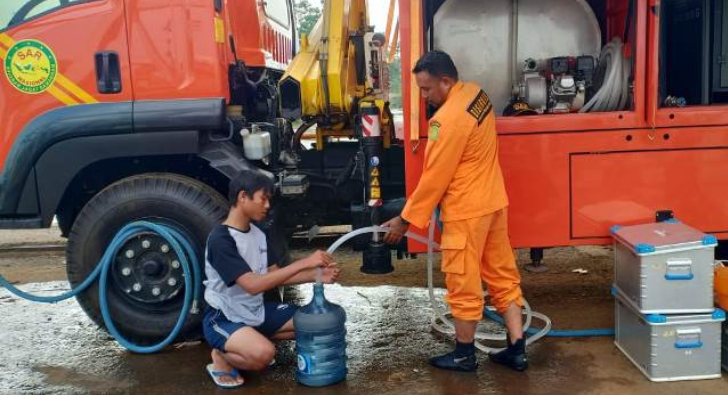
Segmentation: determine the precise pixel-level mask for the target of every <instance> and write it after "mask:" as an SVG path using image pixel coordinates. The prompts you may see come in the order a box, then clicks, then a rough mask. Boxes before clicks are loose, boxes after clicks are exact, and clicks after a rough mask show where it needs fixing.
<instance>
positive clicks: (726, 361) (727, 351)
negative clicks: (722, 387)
mask: <svg viewBox="0 0 728 395" xmlns="http://www.w3.org/2000/svg"><path fill="white" fill-rule="evenodd" d="M721 341H722V342H723V353H722V356H721V361H722V362H721V365H722V366H723V370H725V371H726V372H728V322H723V339H722V340H721Z"/></svg>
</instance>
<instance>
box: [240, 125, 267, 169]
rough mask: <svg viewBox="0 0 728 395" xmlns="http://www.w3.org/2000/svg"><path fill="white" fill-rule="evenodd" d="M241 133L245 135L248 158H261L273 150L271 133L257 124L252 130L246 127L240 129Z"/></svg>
mask: <svg viewBox="0 0 728 395" xmlns="http://www.w3.org/2000/svg"><path fill="white" fill-rule="evenodd" d="M240 135H241V136H242V137H243V150H244V154H245V157H246V158H247V159H249V160H261V159H264V158H267V157H268V155H270V153H271V152H272V149H271V140H270V133H268V132H264V131H261V130H260V128H258V127H256V126H255V125H254V126H253V131H252V132H251V131H250V130H248V129H247V128H245V129H243V130H241V131H240Z"/></svg>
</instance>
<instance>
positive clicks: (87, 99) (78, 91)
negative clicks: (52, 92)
mask: <svg viewBox="0 0 728 395" xmlns="http://www.w3.org/2000/svg"><path fill="white" fill-rule="evenodd" d="M56 83H57V84H58V85H60V86H62V87H64V88H66V90H67V91H69V92H71V93H72V94H73V95H74V96H76V97H77V98H79V99H81V101H82V102H84V103H89V104H91V103H98V102H99V101H98V100H96V98H94V97H93V96H91V95H90V94H89V93H88V92H86V91H85V90H83V89H82V88H81V87H80V86H78V85H76V84H74V83H73V81H71V80H69V79H68V78H66V76H64V75H63V74H60V73H59V74H58V76H56Z"/></svg>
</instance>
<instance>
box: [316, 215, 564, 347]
mask: <svg viewBox="0 0 728 395" xmlns="http://www.w3.org/2000/svg"><path fill="white" fill-rule="evenodd" d="M435 223H436V217H435V216H434V215H433V217H432V220H431V221H430V228H429V238H428V239H426V238H424V237H422V236H420V235H417V234H415V233H411V232H407V234H406V236H407V237H408V238H410V239H412V240H416V241H419V242H420V243H423V244H425V245H427V289H428V292H429V296H430V304H431V305H432V310H433V316H432V321H431V325H432V328H433V329H434V330H436V331H438V332H440V333H442V334H445V335H454V334H455V324H453V322H452V320H451V318H450V317H451V315H450V313H447V312H446V311H443V309H442V308H441V307H440V305H439V304H438V303H437V300H436V298H435V291H434V286H433V271H434V255H435V254H434V251H435V249H436V248H438V247H439V245H438V244H437V243H435V242H434V239H435V237H434V236H435ZM388 230H389V228H385V227H382V226H370V227H367V228H360V229H357V230H354V231H352V232H350V233H347V234H345V235H344V236H341V237H340V238H339V239H338V240H336V241H335V242H334V244H332V245H331V246H330V247H329V249H328V250H327V252H328V253H330V254H331V253H333V252H334V251H336V250H337V249H338V248H339V247H341V245H342V244H344V243H345V242H347V241H348V240H349V239H352V238H354V237H356V236H359V235H363V234H367V233H387V231H388ZM484 296H485V295H484ZM486 308H487V309H489V310H493V308H492V307H490V306H488V307H486ZM523 314H524V315H525V316H526V320H525V323H524V325H523V331H524V332H528V331H529V327H530V326H531V321H532V319H533V318H536V319H539V320H541V321H543V322H544V327H543V328H542V329H541V330H539V331H538V332H536V333H533V330H531V333H533V334H532V335H531V336H530V337H528V339H527V340H526V344H532V343H534V342H536V341H538V340H539V339H541V338H542V337H544V336H546V334H548V333H549V331H551V319H549V318H548V317H547V316H545V315H544V314H541V313H538V312H535V311H531V306H530V305H529V304H528V302H527V301H525V299H524V306H523ZM475 340H476V341H475V347H477V348H478V349H479V350H481V351H483V352H486V353H489V354H490V353H495V352H498V351H501V350H503V348H493V347H489V346H487V345H485V344H484V343H483V342H484V341H505V340H506V335H505V334H503V333H501V334H495V333H488V332H485V331H477V332H476V333H475Z"/></svg>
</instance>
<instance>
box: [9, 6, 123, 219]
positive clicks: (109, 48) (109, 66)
mask: <svg viewBox="0 0 728 395" xmlns="http://www.w3.org/2000/svg"><path fill="white" fill-rule="evenodd" d="M124 14H125V12H124V1H123V0H2V6H0V70H1V71H2V72H1V75H0V114H1V115H0V215H10V216H32V215H33V214H37V213H38V210H39V204H40V203H39V200H38V198H37V196H42V194H43V191H40V190H35V188H36V187H35V186H34V185H35V184H36V183H35V182H33V181H34V178H35V177H42V175H41V174H36V170H35V165H36V161H37V160H38V158H39V157H40V156H41V154H43V152H44V151H45V150H46V149H48V148H49V147H50V146H52V145H53V144H57V143H58V142H60V141H63V140H66V139H70V138H74V137H78V136H76V135H77V134H84V133H85V134H87V135H88V134H91V133H97V132H98V131H92V130H91V129H90V126H89V125H96V126H98V125H104V128H103V129H104V131H103V133H123V132H125V131H126V132H128V131H131V105H130V104H129V102H130V101H131V99H132V97H133V96H132V89H131V76H130V71H129V59H128V48H127V39H126V37H127V32H126V24H125V20H124ZM109 102H111V103H116V104H115V105H114V108H113V109H111V108H110V105H108V104H107V103H109ZM127 110H128V111H127ZM71 122H76V123H77V124H78V125H80V126H79V127H63V125H64V124H65V125H70V123H71ZM84 128H86V129H87V130H85V131H84ZM33 192H35V193H33ZM21 194H22V195H23V197H22V199H21ZM34 196H35V197H34ZM54 209H55V208H54Z"/></svg>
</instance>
